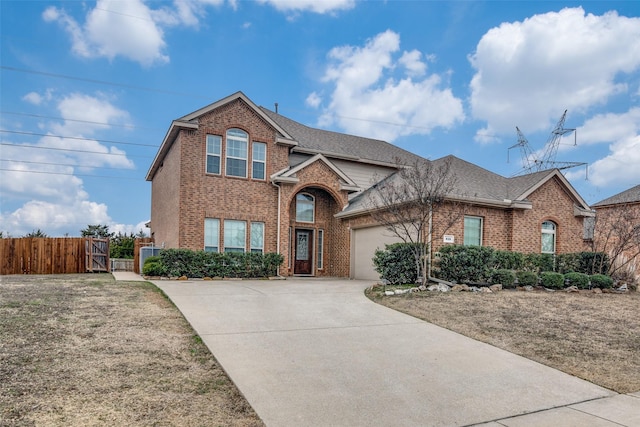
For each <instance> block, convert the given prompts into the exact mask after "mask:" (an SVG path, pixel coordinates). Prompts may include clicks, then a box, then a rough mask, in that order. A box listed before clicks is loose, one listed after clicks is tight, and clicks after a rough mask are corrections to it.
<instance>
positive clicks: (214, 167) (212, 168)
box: [207, 135, 222, 175]
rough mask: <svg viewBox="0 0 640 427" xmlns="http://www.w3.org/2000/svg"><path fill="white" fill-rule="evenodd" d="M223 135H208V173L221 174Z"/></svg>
mask: <svg viewBox="0 0 640 427" xmlns="http://www.w3.org/2000/svg"><path fill="white" fill-rule="evenodd" d="M221 145H222V137H220V136H218V135H207V173H215V174H217V175H220V147H221Z"/></svg>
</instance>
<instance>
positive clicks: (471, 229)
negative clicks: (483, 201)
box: [464, 216, 482, 246]
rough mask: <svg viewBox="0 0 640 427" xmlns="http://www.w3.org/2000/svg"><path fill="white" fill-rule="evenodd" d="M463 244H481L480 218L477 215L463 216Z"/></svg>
mask: <svg viewBox="0 0 640 427" xmlns="http://www.w3.org/2000/svg"><path fill="white" fill-rule="evenodd" d="M464 244H465V245H467V246H482V218H481V217H478V216H465V217H464Z"/></svg>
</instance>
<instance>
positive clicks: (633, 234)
mask: <svg viewBox="0 0 640 427" xmlns="http://www.w3.org/2000/svg"><path fill="white" fill-rule="evenodd" d="M591 232H592V233H593V239H592V240H591V244H592V249H593V251H594V252H603V253H605V254H607V255H609V262H610V264H609V269H608V271H602V270H605V269H606V267H605V268H603V267H604V266H603V265H602V263H603V261H602V258H599V261H600V264H599V265H594V266H593V271H592V274H594V273H607V274H608V275H610V276H614V277H620V276H625V273H628V274H633V273H634V272H635V274H638V273H640V272H638V271H634V270H635V269H637V268H640V206H639V205H637V204H636V205H632V204H625V205H618V206H616V207H614V208H603V209H599V210H598V211H597V214H596V217H595V219H594V221H593V223H592V230H591ZM597 261H598V259H596V258H594V262H597Z"/></svg>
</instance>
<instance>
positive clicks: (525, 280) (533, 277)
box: [516, 270, 538, 286]
mask: <svg viewBox="0 0 640 427" xmlns="http://www.w3.org/2000/svg"><path fill="white" fill-rule="evenodd" d="M516 278H517V279H518V285H520V286H536V285H537V284H538V275H537V274H536V273H534V272H533V271H526V270H525V271H518V272H517V273H516Z"/></svg>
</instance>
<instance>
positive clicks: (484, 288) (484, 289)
mask: <svg viewBox="0 0 640 427" xmlns="http://www.w3.org/2000/svg"><path fill="white" fill-rule="evenodd" d="M480 292H482V293H484V294H491V293H493V291H492V290H491V289H489V288H487V287H484V286H483V287H481V288H480Z"/></svg>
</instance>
